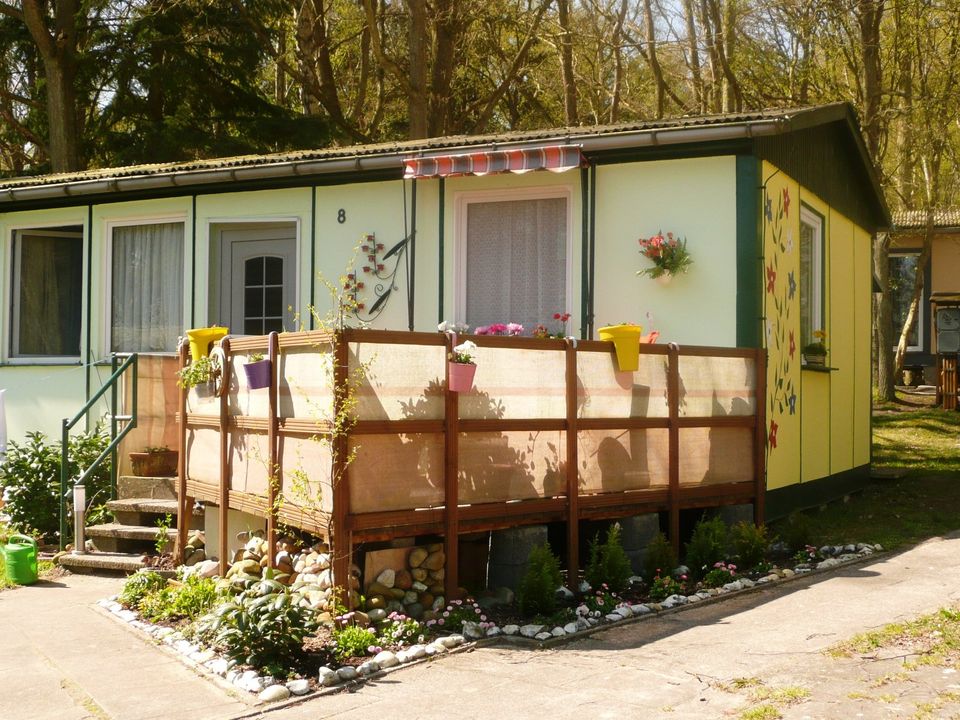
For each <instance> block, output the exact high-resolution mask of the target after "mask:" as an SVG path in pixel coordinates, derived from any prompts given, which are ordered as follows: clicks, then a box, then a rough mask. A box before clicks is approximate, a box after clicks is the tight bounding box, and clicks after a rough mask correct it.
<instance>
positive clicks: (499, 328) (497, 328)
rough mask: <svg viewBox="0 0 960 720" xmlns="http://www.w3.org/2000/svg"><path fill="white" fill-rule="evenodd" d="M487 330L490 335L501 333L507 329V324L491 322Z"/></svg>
mask: <svg viewBox="0 0 960 720" xmlns="http://www.w3.org/2000/svg"><path fill="white" fill-rule="evenodd" d="M489 330H490V334H491V335H503V333H505V332H506V331H507V326H506V325H504V324H503V323H493V325H491V326H490V327H489Z"/></svg>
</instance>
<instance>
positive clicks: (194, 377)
mask: <svg viewBox="0 0 960 720" xmlns="http://www.w3.org/2000/svg"><path fill="white" fill-rule="evenodd" d="M219 374H220V368H219V366H218V365H217V364H216V363H215V362H214V361H213V360H211V359H210V356H208V355H205V356H203V357H201V358H200V359H199V360H194V361H193V362H191V363H190V364H189V365H187V366H186V367H184V368H183V369H182V370H180V371H179V372H178V373H177V385H178V386H179V387H181V388H186V389H189V388H192V387H197V386H200V385H205V384H206V383H209V382H210V381H211V380H213V379H214V378H215V377H216V376H217V375H219Z"/></svg>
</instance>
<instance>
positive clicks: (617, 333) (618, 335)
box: [597, 325, 643, 372]
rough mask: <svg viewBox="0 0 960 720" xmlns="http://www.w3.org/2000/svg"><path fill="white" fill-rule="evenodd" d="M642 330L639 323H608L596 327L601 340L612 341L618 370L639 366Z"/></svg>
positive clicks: (628, 370)
mask: <svg viewBox="0 0 960 720" xmlns="http://www.w3.org/2000/svg"><path fill="white" fill-rule="evenodd" d="M642 332H643V328H642V327H640V326H639V325H608V326H607V327H602V328H598V329H597V334H598V335H599V336H600V339H601V340H607V341H609V342H612V343H613V347H614V349H615V350H616V351H617V365H618V366H619V368H620V372H633V371H635V370H636V369H637V368H638V367H639V366H640V334H641V333H642Z"/></svg>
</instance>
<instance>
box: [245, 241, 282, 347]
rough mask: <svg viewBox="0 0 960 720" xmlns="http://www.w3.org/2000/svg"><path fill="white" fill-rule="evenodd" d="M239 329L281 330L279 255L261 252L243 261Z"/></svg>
mask: <svg viewBox="0 0 960 720" xmlns="http://www.w3.org/2000/svg"><path fill="white" fill-rule="evenodd" d="M243 275H244V278H245V284H244V289H243V299H244V303H243V332H244V334H245V335H266V334H267V333H268V332H273V331H277V332H280V331H281V330H283V258H279V257H275V256H270V255H261V256H259V257H253V258H248V259H247V260H246V261H244V270H243Z"/></svg>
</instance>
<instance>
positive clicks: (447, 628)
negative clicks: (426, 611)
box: [427, 598, 487, 633]
mask: <svg viewBox="0 0 960 720" xmlns="http://www.w3.org/2000/svg"><path fill="white" fill-rule="evenodd" d="M486 621H487V616H486V615H484V614H483V608H481V607H480V605H479V604H478V603H477V601H476V600H474V599H473V598H466V599H464V600H451V601H450V602H449V603H448V604H447V606H446V607H445V608H444V609H443V610H442V611H441V612H440V617H437V618H433V619H430V620H427V627H430V628H433V629H434V630H435V631H438V632H449V633H455V632H462V631H463V624H464V623H465V622H479V623H485V622H486Z"/></svg>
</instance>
